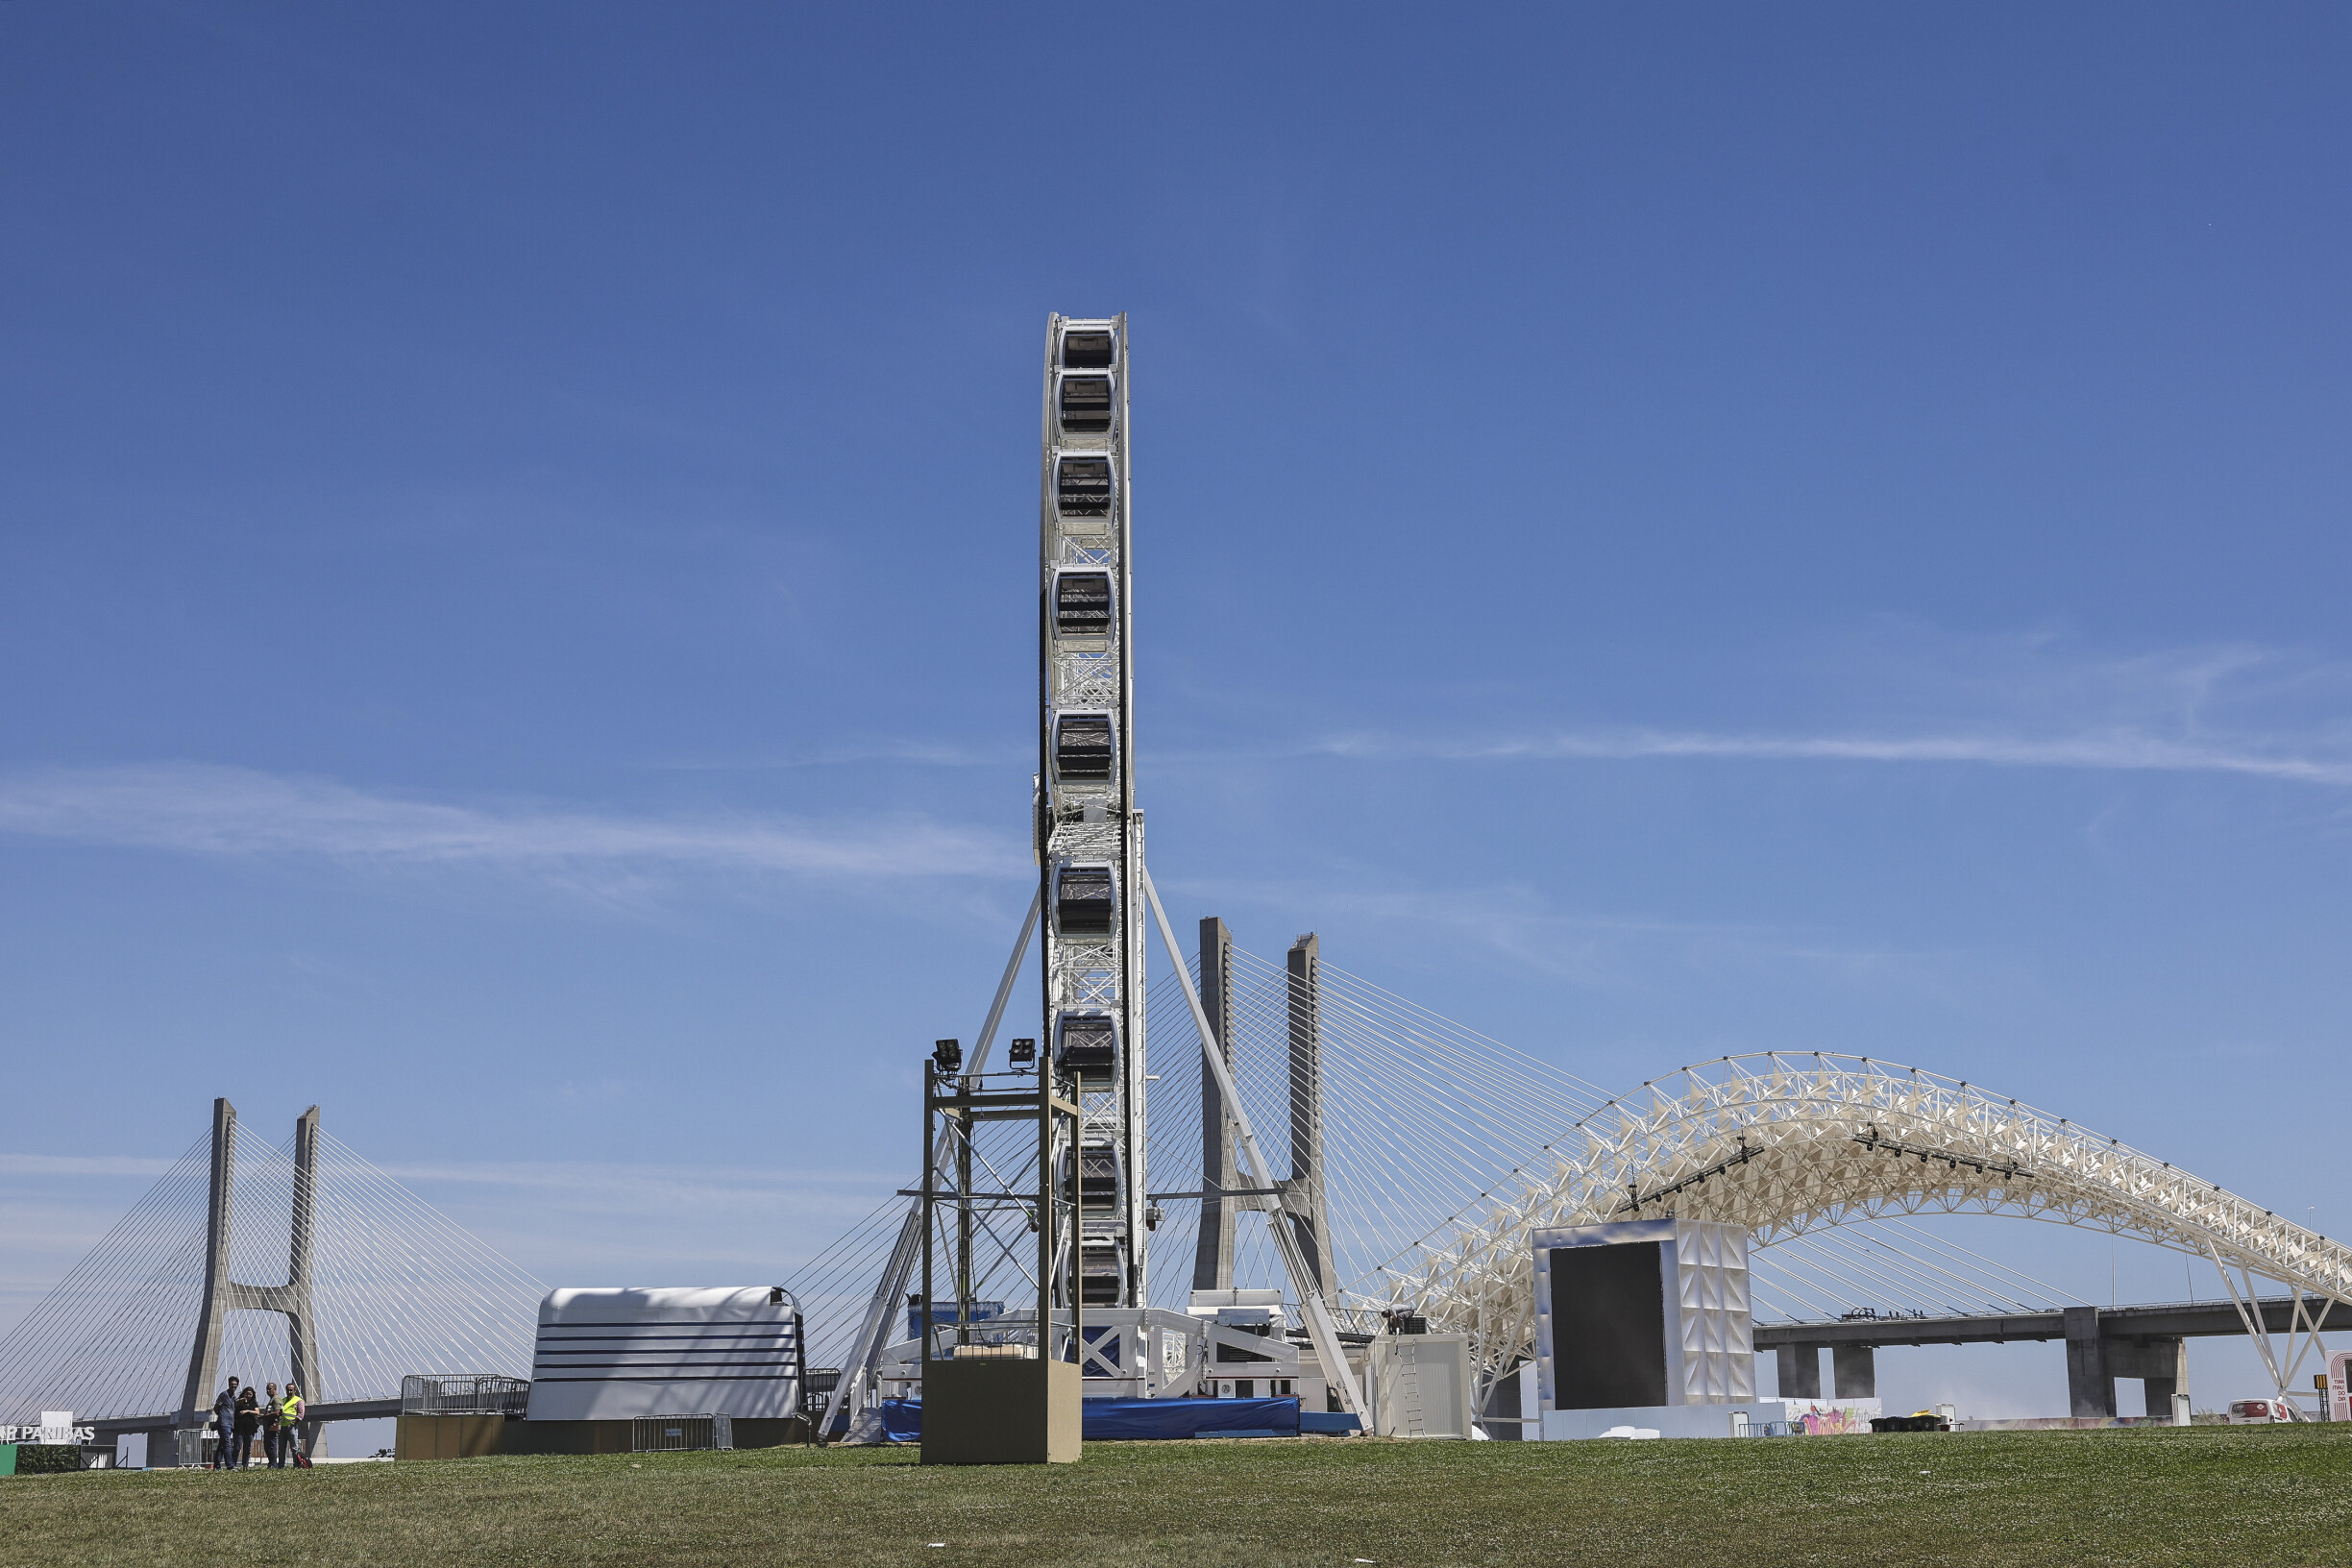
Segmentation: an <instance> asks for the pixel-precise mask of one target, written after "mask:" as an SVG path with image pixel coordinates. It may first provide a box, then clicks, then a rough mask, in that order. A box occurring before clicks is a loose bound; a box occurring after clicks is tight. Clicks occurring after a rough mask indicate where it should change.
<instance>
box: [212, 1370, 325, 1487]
mask: <svg viewBox="0 0 2352 1568" xmlns="http://www.w3.org/2000/svg"><path fill="white" fill-rule="evenodd" d="M268 1387H269V1391H268V1392H267V1393H256V1392H255V1391H254V1388H253V1385H252V1384H246V1385H245V1386H244V1387H241V1388H240V1387H239V1386H237V1380H236V1379H234V1378H231V1379H230V1380H229V1386H228V1387H226V1388H224V1389H222V1390H221V1392H220V1397H219V1398H218V1399H215V1400H214V1401H213V1402H212V1419H213V1422H214V1424H215V1425H217V1426H218V1427H219V1428H220V1441H219V1444H218V1445H217V1446H216V1447H215V1448H214V1449H213V1450H212V1468H213V1469H215V1470H242V1469H244V1468H245V1467H246V1466H247V1465H248V1464H250V1463H251V1462H252V1461H253V1448H254V1439H255V1437H257V1436H258V1437H259V1438H260V1439H261V1451H262V1453H263V1454H264V1455H265V1456H266V1457H267V1458H268V1459H269V1467H270V1468H271V1469H272V1470H278V1469H282V1468H285V1467H288V1466H291V1467H293V1468H295V1469H300V1470H307V1469H309V1468H310V1459H309V1457H308V1456H307V1455H306V1454H305V1453H303V1446H302V1424H303V1417H304V1416H305V1415H306V1413H308V1407H307V1406H306V1405H305V1404H304V1403H303V1396H302V1385H301V1384H295V1383H288V1384H286V1385H285V1392H284V1393H283V1394H280V1393H279V1391H278V1385H277V1384H274V1383H273V1384H269V1385H268Z"/></svg>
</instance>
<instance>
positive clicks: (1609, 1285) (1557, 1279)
mask: <svg viewBox="0 0 2352 1568" xmlns="http://www.w3.org/2000/svg"><path fill="white" fill-rule="evenodd" d="M1660 1245H1661V1243H1659V1242H1656V1241H1627V1242H1620V1243H1619V1244H1617V1245H1615V1246H1606V1247H1554V1248H1553V1249H1551V1251H1552V1256H1551V1260H1550V1271H1551V1275H1552V1370H1553V1386H1554V1394H1553V1400H1552V1406H1553V1409H1560V1410H1604V1409H1618V1408H1620V1407H1624V1406H1631V1405H1664V1404H1667V1403H1669V1401H1668V1398H1667V1394H1666V1284H1665V1276H1664V1274H1663V1272H1662V1269H1661V1266H1660V1265H1661V1262H1662V1260H1661V1259H1660V1257H1659V1255H1658V1249H1659V1246H1660Z"/></svg>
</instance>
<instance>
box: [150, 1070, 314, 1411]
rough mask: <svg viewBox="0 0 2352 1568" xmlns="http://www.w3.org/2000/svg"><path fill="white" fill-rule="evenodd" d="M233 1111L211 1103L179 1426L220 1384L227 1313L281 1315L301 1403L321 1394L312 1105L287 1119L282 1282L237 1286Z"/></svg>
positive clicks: (206, 1404)
mask: <svg viewBox="0 0 2352 1568" xmlns="http://www.w3.org/2000/svg"><path fill="white" fill-rule="evenodd" d="M236 1134H237V1114H236V1107H235V1106H233V1105H231V1104H230V1103H229V1102H228V1100H227V1099H225V1098H223V1099H216V1100H214V1101H213V1102H212V1177H211V1184H210V1188H209V1190H208V1196H207V1199H206V1205H205V1268H204V1304H203V1305H202V1306H201V1307H200V1308H198V1309H197V1316H196V1343H195V1345H194V1347H193V1348H192V1349H191V1350H190V1351H189V1352H188V1375H187V1386H186V1389H185V1391H184V1393H183V1394H182V1395H181V1399H180V1425H181V1426H182V1427H194V1426H199V1425H201V1424H202V1423H203V1421H204V1419H205V1415H206V1412H208V1411H209V1410H210V1409H211V1408H212V1393H213V1389H214V1387H215V1386H216V1385H217V1384H218V1383H219V1381H220V1354H221V1331H222V1329H223V1327H224V1326H225V1324H226V1322H227V1320H228V1316H229V1314H230V1313H231V1312H233V1311H255V1312H280V1313H282V1314H283V1315H284V1316H285V1319H286V1329H287V1333H286V1337H287V1340H288V1349H289V1351H290V1359H291V1360H292V1362H293V1368H294V1381H295V1382H296V1383H298V1384H301V1385H302V1391H303V1398H304V1399H305V1400H306V1401H308V1402H309V1403H310V1404H313V1405H317V1404H320V1403H322V1402H324V1401H325V1399H326V1397H327V1390H326V1389H325V1388H323V1387H322V1386H320V1382H319V1379H320V1374H321V1372H322V1371H323V1370H324V1363H323V1362H321V1360H319V1345H318V1315H317V1313H316V1312H315V1311H313V1310H312V1306H311V1291H310V1280H311V1262H312V1257H313V1254H314V1252H315V1240H316V1236H317V1229H318V1228H317V1225H316V1216H317V1207H318V1137H319V1108H318V1107H317V1106H315V1105H314V1106H312V1107H311V1108H310V1109H309V1110H307V1111H305V1112H304V1113H303V1114H302V1115H300V1116H298V1117H296V1118H295V1121H294V1205H293V1212H292V1216H291V1223H290V1225H289V1226H288V1232H287V1238H286V1279H285V1283H284V1284H283V1285H245V1284H242V1283H240V1282H238V1281H236V1280H233V1279H231V1278H230V1265H229V1242H230V1235H231V1228H232V1225H233V1221H234V1218H235V1212H236Z"/></svg>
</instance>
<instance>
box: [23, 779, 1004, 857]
mask: <svg viewBox="0 0 2352 1568" xmlns="http://www.w3.org/2000/svg"><path fill="white" fill-rule="evenodd" d="M0 835H9V836H13V837H18V838H31V839H46V840H51V841H55V842H61V843H70V844H87V845H115V846H121V847H129V848H142V849H162V850H172V851H177V852H181V853H185V854H201V855H277V856H306V857H315V858H324V859H330V860H334V861H340V862H349V863H371V864H378V865H408V866H462V865H477V866H490V867H500V868H506V869H512V870H535V871H538V872H542V873H545V874H548V875H551V876H563V875H566V874H570V873H583V874H587V875H591V876H593V875H594V874H596V873H597V872H598V870H600V869H601V870H605V871H608V872H626V871H637V872H643V871H648V870H657V869H661V868H671V869H687V868H698V869H702V870H722V871H736V872H754V873H764V874H771V875H778V874H780V875H791V876H821V877H877V876H879V877H942V876H946V877H964V876H984V877H992V876H1001V875H1012V874H1019V873H1022V872H1024V871H1025V870H1027V864H1028V856H1027V855H1026V854H1025V853H1023V852H1022V847H1021V846H1020V845H1017V844H1016V843H1014V842H1013V841H1012V840H1010V839H1008V838H1007V837H1006V836H1004V835H1002V834H993V833H982V832H977V831H974V830H972V829H969V828H964V827H958V826H954V825H951V824H947V823H943V822H940V821H935V820H933V819H931V818H928V817H923V816H919V815H916V814H911V813H909V814H898V815H891V816H860V817H843V818H839V819H833V820H823V821H812V820H805V819H796V818H784V817H772V816H757V815H751V814H721V813H700V814H676V815H667V816H652V815H649V816H626V815H620V814H613V813H600V812H593V811H582V810H576V809H571V808H566V807H561V806H552V807H551V806H542V805H534V804H527V803H522V804H502V805H488V804H468V803H457V802H451V801H445V800H431V799H425V798H419V797H415V796H402V795H393V794H388V793H372V792H369V791H366V790H359V789H354V788H352V787H350V786H348V785H345V784H340V783H336V782H334V781H332V780H329V779H319V778H305V777H287V776H283V775H280V774H275V773H266V772H257V771H255V770H252V769H245V768H225V767H216V766H209V765H204V764H194V763H170V764H157V765H151V766H136V767H123V768H105V769H83V770H70V771H68V770H58V771H49V772H26V773H17V774H13V775H8V776H0Z"/></svg>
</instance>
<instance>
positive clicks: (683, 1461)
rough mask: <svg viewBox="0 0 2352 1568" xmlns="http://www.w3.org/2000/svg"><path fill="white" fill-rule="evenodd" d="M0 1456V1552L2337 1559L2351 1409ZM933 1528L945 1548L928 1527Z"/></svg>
mask: <svg viewBox="0 0 2352 1568" xmlns="http://www.w3.org/2000/svg"><path fill="white" fill-rule="evenodd" d="M914 1460H915V1455H914V1453H913V1452H912V1451H910V1450H905V1449H850V1450H829V1451H823V1452H818V1451H811V1450H806V1449H775V1450H767V1451H762V1452H748V1453H740V1454H691V1455H669V1456H639V1457H636V1458H628V1457H610V1458H485V1459H464V1460H453V1461H448V1462H443V1463H411V1464H404V1465H392V1464H381V1465H334V1466H328V1467H324V1468H321V1469H318V1470H313V1471H307V1472H303V1471H277V1472H272V1471H266V1470H264V1471H255V1472H248V1473H244V1474H221V1475H215V1474H211V1473H208V1472H200V1471H190V1472H178V1471H158V1472H153V1473H149V1474H143V1475H142V1474H109V1473H106V1472H94V1473H90V1474H86V1475H73V1476H50V1477H24V1478H19V1479H15V1480H10V1481H0V1556H5V1558H6V1560H8V1561H12V1562H23V1563H39V1564H42V1565H43V1568H81V1565H85V1564H118V1563H136V1564H142V1565H144V1564H157V1563H167V1562H169V1563H182V1562H185V1563H198V1562H207V1563H208V1562H215V1561H233V1562H235V1563H236V1564H237V1565H238V1568H271V1565H276V1564H295V1563H302V1564H308V1563H334V1564H355V1563H413V1564H419V1565H425V1564H434V1565H438V1564H445V1563H581V1564H628V1563H679V1564H697V1565H719V1564H728V1565H732V1564H754V1563H756V1564H797V1563H818V1562H830V1563H837V1564H868V1563H898V1562H904V1563H919V1564H923V1565H926V1568H949V1565H967V1564H989V1565H1003V1568H1047V1565H1059V1564H1072V1565H1076V1564H1086V1565H1089V1568H1107V1565H1115V1564H1131V1563H1132V1564H1153V1565H1159V1564H1166V1565H1171V1568H1213V1565H1223V1564H1237V1565H1239V1564H1246V1565H1248V1568H1283V1565H1289V1564H1318V1565H1320V1564H1334V1565H1340V1568H1348V1565H1352V1564H1357V1563H1360V1562H1363V1561H1365V1560H1369V1561H1371V1562H1374V1563H1377V1564H1380V1565H1382V1568H1401V1565H1406V1564H1447V1563H1481V1564H1489V1563H1491V1564H1521V1563H1525V1564H1541V1565H1544V1568H1556V1565H1560V1564H1581V1563H1595V1564H1607V1565H1609V1568H1646V1565H1650V1564H1658V1565H1669V1564H1671V1565H1674V1568H1690V1565H1692V1564H1706V1563H1733V1564H1749V1563H1753V1564H1758V1565H1767V1568H1786V1565H1795V1564H1813V1563H1820V1564H1838V1565H1840V1568H1846V1565H1850V1564H1865V1563H1880V1562H1884V1563H1903V1564H1915V1563H1917V1564H1946V1563H1950V1564H1972V1565H1973V1564H2004V1565H2005V1564H2020V1565H2023V1564H2033V1565H2036V1568H2045V1565H2084V1564H2111V1563H2112V1564H2122V1563H2146V1564H2165V1565H2168V1568H2169V1565H2176V1564H2214V1565H2217V1568H2221V1565H2227V1568H2247V1565H2251V1564H2268V1563H2282V1564H2297V1565H2304V1564H2329V1565H2340V1564H2347V1563H2352V1427H2332V1426H2300V1427H2273V1428H2261V1427H2237V1428H2217V1427H2196V1428H2189V1429H2185V1430H2173V1429H2163V1428H2157V1429H2143V1430H2136V1431H2104V1432H2032V1433H1955V1434H1950V1435H1945V1434H1928V1433H1922V1434H1917V1435H1905V1436H1886V1437H1808V1438H1761V1439H1750V1440H1747V1441H1732V1440H1722V1441H1709V1442H1648V1443H1404V1442H1365V1441H1333V1440H1320V1441H1318V1440H1315V1439H1306V1440H1301V1441H1284V1442H1225V1443H1094V1444H1090V1445H1088V1449H1087V1458H1086V1459H1085V1461H1084V1462H1083V1463H1080V1464H1076V1465H1066V1466H1057V1467H1054V1468H1052V1469H1050V1470H1047V1469H948V1468H945V1467H934V1468H929V1469H926V1468H923V1467H921V1466H919V1465H918V1464H916V1463H915V1462H914ZM932 1542H943V1543H944V1544H943V1545H939V1546H933V1545H931V1544H929V1543H932Z"/></svg>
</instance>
